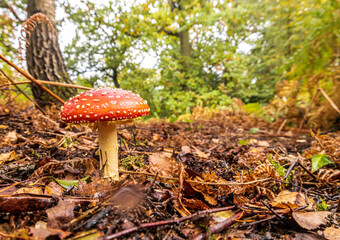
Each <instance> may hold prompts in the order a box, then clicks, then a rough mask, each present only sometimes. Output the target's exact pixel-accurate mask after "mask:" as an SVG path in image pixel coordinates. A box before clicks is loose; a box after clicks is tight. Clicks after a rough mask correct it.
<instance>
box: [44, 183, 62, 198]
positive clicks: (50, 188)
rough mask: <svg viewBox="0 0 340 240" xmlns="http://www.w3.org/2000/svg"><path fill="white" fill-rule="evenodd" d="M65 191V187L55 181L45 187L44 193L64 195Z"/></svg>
mask: <svg viewBox="0 0 340 240" xmlns="http://www.w3.org/2000/svg"><path fill="white" fill-rule="evenodd" d="M64 192H65V189H64V188H63V187H62V186H60V185H59V184H58V183H56V182H54V181H53V182H50V183H49V184H48V185H47V186H46V187H45V191H44V194H46V195H54V196H62V195H63V193H64Z"/></svg>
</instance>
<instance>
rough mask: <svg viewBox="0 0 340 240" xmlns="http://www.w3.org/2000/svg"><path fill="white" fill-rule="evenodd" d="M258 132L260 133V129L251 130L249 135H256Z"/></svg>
mask: <svg viewBox="0 0 340 240" xmlns="http://www.w3.org/2000/svg"><path fill="white" fill-rule="evenodd" d="M258 131H260V129H258V128H252V129H250V130H249V134H254V133H257V132H258Z"/></svg>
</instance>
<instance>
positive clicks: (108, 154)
mask: <svg viewBox="0 0 340 240" xmlns="http://www.w3.org/2000/svg"><path fill="white" fill-rule="evenodd" d="M98 138H99V154H100V155H99V156H100V170H102V171H103V175H104V177H107V178H111V179H113V180H118V179H119V173H118V144H117V125H116V124H115V123H109V122H101V123H98Z"/></svg>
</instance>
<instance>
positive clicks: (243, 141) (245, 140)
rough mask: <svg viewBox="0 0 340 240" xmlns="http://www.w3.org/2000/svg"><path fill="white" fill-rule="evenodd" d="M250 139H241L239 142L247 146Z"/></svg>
mask: <svg viewBox="0 0 340 240" xmlns="http://www.w3.org/2000/svg"><path fill="white" fill-rule="evenodd" d="M248 141H249V139H243V140H239V141H238V143H239V144H241V145H242V146H246V145H247V143H248Z"/></svg>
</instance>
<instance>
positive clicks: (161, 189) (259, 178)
mask: <svg viewBox="0 0 340 240" xmlns="http://www.w3.org/2000/svg"><path fill="white" fill-rule="evenodd" d="M5 110H6V111H3V112H1V115H0V126H1V128H0V137H1V140H0V146H1V148H0V219H1V220H0V226H1V227H0V235H1V236H4V237H7V238H19V239H20V238H24V239H47V238H52V237H54V238H57V239H80V238H85V237H88V238H91V239H104V238H106V239H114V238H119V237H120V238H131V239H132V238H146V239H208V238H210V237H211V236H214V237H215V238H227V237H231V238H250V239H254V238H256V239H268V237H270V238H272V239H282V236H283V235H284V236H286V237H287V236H290V238H291V239H299V237H300V238H301V237H307V235H308V236H310V235H311V234H314V237H315V236H319V237H321V238H322V237H324V238H326V239H337V234H338V233H339V231H338V230H339V226H340V215H339V212H340V207H338V202H339V201H340V200H339V196H340V192H339V185H340V170H339V165H338V164H339V161H340V160H339V156H340V155H339V152H340V145H339V139H340V134H339V132H329V133H327V134H322V133H320V132H317V133H314V132H309V131H308V130H306V131H304V135H302V136H301V137H300V138H299V139H298V140H297V141H294V136H295V135H294V133H296V129H294V128H288V127H284V128H283V129H282V128H280V123H268V122H266V121H264V120H262V119H261V118H259V117H255V116H249V115H247V114H245V113H243V112H237V111H234V112H229V111H222V110H221V111H212V110H206V109H195V111H194V113H193V114H192V116H191V118H190V121H178V122H175V123H169V122H167V121H164V120H153V119H151V120H149V121H147V122H136V123H134V124H133V125H123V126H120V127H119V129H118V135H119V142H120V145H119V159H120V161H121V164H120V174H121V175H120V180H119V181H116V182H113V181H110V180H108V179H103V178H101V176H102V173H101V172H100V171H99V164H98V159H99V156H98V153H97V147H98V142H97V136H96V133H95V132H92V131H91V129H90V128H88V127H86V126H72V125H66V124H64V123H62V122H60V121H59V119H58V112H57V109H56V108H53V107H52V108H51V109H48V111H47V112H48V115H47V116H43V115H41V114H40V113H39V112H37V111H35V110H33V109H31V108H25V109H21V110H15V109H14V108H13V106H11V107H10V108H9V107H8V106H7V108H6V109H5ZM279 128H280V131H278V129H279ZM318 154H319V155H318ZM318 156H322V157H323V158H321V157H318ZM325 156H327V159H328V160H329V161H331V163H330V162H329V161H327V164H323V162H321V163H319V162H318V163H315V162H313V159H321V160H322V159H325ZM316 165H317V166H318V168H317V169H316V168H315V166H316ZM313 166H314V167H313ZM318 210H320V211H318ZM292 226H294V227H292Z"/></svg>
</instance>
